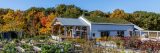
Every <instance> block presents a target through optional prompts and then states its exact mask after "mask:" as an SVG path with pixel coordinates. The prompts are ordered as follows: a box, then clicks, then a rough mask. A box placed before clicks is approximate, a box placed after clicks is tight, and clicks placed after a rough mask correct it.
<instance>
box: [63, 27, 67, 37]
mask: <svg viewBox="0 0 160 53" xmlns="http://www.w3.org/2000/svg"><path fill="white" fill-rule="evenodd" d="M66 29H67V28H66V26H64V36H65V37H66V36H67V31H66Z"/></svg>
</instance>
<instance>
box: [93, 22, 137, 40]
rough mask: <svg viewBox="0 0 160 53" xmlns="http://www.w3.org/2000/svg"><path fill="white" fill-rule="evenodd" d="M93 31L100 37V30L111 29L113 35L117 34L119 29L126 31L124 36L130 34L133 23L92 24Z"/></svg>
mask: <svg viewBox="0 0 160 53" xmlns="http://www.w3.org/2000/svg"><path fill="white" fill-rule="evenodd" d="M91 29H92V30H91V31H92V32H91V33H92V34H93V33H95V34H96V38H98V37H100V31H110V35H111V36H115V35H117V31H118V30H123V31H124V36H130V33H129V31H133V29H134V26H133V25H118V24H92V25H91Z"/></svg>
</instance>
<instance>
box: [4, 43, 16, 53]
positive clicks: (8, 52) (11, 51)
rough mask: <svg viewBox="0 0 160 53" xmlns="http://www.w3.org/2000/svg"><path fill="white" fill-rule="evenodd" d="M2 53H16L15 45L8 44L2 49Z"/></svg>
mask: <svg viewBox="0 0 160 53" xmlns="http://www.w3.org/2000/svg"><path fill="white" fill-rule="evenodd" d="M3 52H4V53H16V48H15V44H12V43H8V44H6V45H5V46H4V48H3Z"/></svg>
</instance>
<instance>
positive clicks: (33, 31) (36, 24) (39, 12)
mask: <svg viewBox="0 0 160 53" xmlns="http://www.w3.org/2000/svg"><path fill="white" fill-rule="evenodd" d="M44 10H45V9H44V8H35V7H32V8H30V9H29V10H27V11H26V13H25V16H26V20H27V21H26V23H27V27H26V29H25V31H26V32H27V34H29V35H39V30H40V27H41V23H40V19H41V18H42V17H44V16H45V12H44Z"/></svg>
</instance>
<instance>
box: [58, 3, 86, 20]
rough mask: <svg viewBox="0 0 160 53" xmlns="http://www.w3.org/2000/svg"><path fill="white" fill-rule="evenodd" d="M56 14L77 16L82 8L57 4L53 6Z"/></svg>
mask: <svg viewBox="0 0 160 53" xmlns="http://www.w3.org/2000/svg"><path fill="white" fill-rule="evenodd" d="M55 12H56V16H58V17H71V18H77V17H79V16H80V15H82V12H83V11H82V10H81V9H80V8H78V7H76V6H74V5H64V4H61V5H58V6H57V7H56V8H55Z"/></svg>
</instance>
